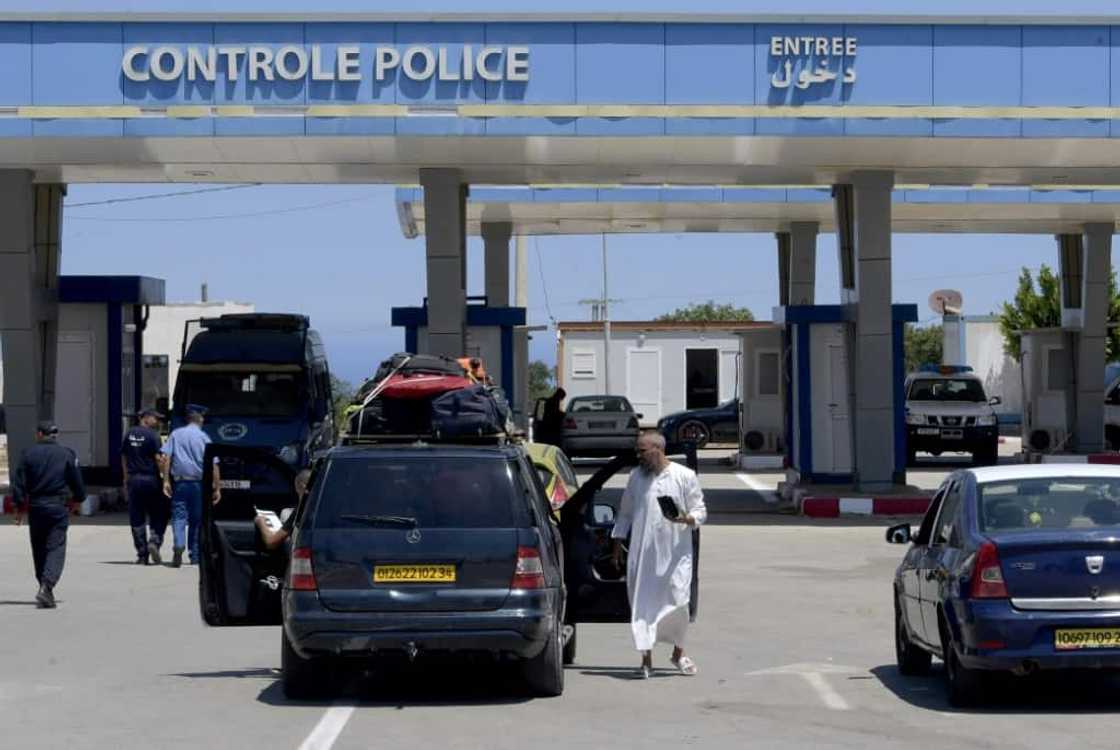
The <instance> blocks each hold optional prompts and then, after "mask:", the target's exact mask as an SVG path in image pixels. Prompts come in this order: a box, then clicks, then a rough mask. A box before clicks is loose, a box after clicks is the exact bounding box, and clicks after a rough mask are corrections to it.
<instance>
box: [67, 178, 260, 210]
mask: <svg viewBox="0 0 1120 750" xmlns="http://www.w3.org/2000/svg"><path fill="white" fill-rule="evenodd" d="M252 187H260V183H259V182H254V183H251V184H248V185H220V186H218V187H208V188H198V189H197V190H178V191H175V192H172V193H150V194H148V195H134V196H131V197H125V198H106V199H105V200H103V201H86V202H85V203H66V204H65V206H66V208H85V207H87V206H110V205H113V204H114V203H133V202H135V201H150V200H155V199H156V198H174V197H175V196H178V195H198V194H199V193H220V192H222V191H225V190H241V189H243V188H252Z"/></svg>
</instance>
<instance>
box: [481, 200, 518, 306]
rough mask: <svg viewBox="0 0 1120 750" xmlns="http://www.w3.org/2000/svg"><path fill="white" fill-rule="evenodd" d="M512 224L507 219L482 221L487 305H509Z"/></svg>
mask: <svg viewBox="0 0 1120 750" xmlns="http://www.w3.org/2000/svg"><path fill="white" fill-rule="evenodd" d="M511 236H513V224H512V223H510V222H508V221H484V222H482V243H483V247H484V248H485V255H486V257H485V263H484V273H485V277H486V279H485V281H486V284H485V287H484V288H485V292H486V304H487V306H489V307H509V240H510V237H511Z"/></svg>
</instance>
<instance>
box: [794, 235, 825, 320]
mask: <svg viewBox="0 0 1120 750" xmlns="http://www.w3.org/2000/svg"><path fill="white" fill-rule="evenodd" d="M819 230H820V225H818V224H817V222H815V221H795V222H793V223H792V224H790V225H789V237H790V243H789V303H790V304H791V305H812V304H814V303H815V302H816V283H817V232H818V231H819Z"/></svg>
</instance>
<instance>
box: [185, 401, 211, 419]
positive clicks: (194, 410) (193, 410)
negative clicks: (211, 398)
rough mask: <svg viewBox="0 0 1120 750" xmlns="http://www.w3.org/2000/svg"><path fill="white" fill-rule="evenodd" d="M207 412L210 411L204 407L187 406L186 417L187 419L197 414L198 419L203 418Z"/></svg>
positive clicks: (196, 405)
mask: <svg viewBox="0 0 1120 750" xmlns="http://www.w3.org/2000/svg"><path fill="white" fill-rule="evenodd" d="M208 411H210V410H209V409H207V408H206V407H205V406H199V405H198V404H187V416H188V417H189V416H191V415H192V414H197V415H198V416H200V417H205V416H206V412H208Z"/></svg>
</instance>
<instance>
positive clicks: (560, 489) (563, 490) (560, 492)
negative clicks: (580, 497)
mask: <svg viewBox="0 0 1120 750" xmlns="http://www.w3.org/2000/svg"><path fill="white" fill-rule="evenodd" d="M551 501H552V509H553V510H556V509H558V508H559V507H560V506H561V505H563V504H564V503H566V502H568V488H567V487H565V486H564V483H563V482H561V481H560V478H559V477H557V479H556V482H555V483H553V485H552V498H551Z"/></svg>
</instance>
